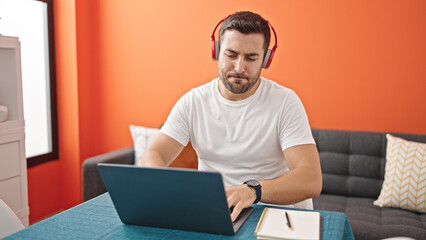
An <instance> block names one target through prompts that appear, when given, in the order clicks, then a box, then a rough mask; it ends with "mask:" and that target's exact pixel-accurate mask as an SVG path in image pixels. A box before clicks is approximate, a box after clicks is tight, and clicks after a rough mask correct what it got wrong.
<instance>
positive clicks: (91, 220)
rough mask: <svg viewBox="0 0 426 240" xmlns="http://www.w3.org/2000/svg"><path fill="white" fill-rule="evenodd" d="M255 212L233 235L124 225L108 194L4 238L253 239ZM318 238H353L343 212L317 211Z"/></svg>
mask: <svg viewBox="0 0 426 240" xmlns="http://www.w3.org/2000/svg"><path fill="white" fill-rule="evenodd" d="M253 207H254V210H253V212H252V214H251V215H250V217H249V218H248V219H247V221H246V222H245V223H244V225H243V226H242V227H241V229H240V230H239V231H238V233H237V234H236V235H234V236H224V235H215V234H207V233H197V232H188V231H180V230H173V229H162V228H152V227H143V226H132V225H125V224H123V223H122V222H121V221H120V219H119V217H118V214H117V212H116V211H115V208H114V205H113V203H112V201H111V198H110V196H109V194H108V193H105V194H102V195H100V196H98V197H96V198H93V199H91V200H89V201H87V202H84V203H82V204H80V205H77V206H75V207H73V208H71V209H68V210H66V211H64V212H61V213H59V214H57V215H55V216H52V217H50V218H48V219H45V220H43V221H41V222H38V223H36V224H34V225H31V226H29V227H28V228H26V229H24V230H22V231H19V232H17V233H15V234H12V235H10V236H9V237H6V238H5V239H20V240H21V239H31V240H35V239H43V240H45V239H215V240H216V239H244V240H246V239H256V238H255V237H254V235H253V234H254V229H255V228H256V225H257V222H258V221H259V218H260V215H261V213H262V211H263V209H264V208H265V206H264V205H256V204H255V205H253ZM319 212H320V214H321V239H327V240H331V239H354V236H353V233H352V230H351V227H350V225H349V222H348V219H347V218H346V215H345V214H344V213H340V212H329V211H319Z"/></svg>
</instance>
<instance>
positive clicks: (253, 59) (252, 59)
mask: <svg viewBox="0 0 426 240" xmlns="http://www.w3.org/2000/svg"><path fill="white" fill-rule="evenodd" d="M248 60H249V61H251V62H254V61H256V60H257V58H248Z"/></svg>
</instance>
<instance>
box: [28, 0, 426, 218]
mask: <svg viewBox="0 0 426 240" xmlns="http://www.w3.org/2000/svg"><path fill="white" fill-rule="evenodd" d="M55 4H56V5H55V24H56V26H55V30H56V33H55V37H56V48H57V50H56V55H57V67H58V69H57V76H58V79H57V81H58V105H59V131H60V132H59V136H60V141H61V142H60V160H59V161H58V162H57V163H48V164H45V165H42V166H38V167H37V169H36V168H34V169H30V173H29V188H30V190H29V192H30V208H31V219H32V220H36V219H38V218H40V217H41V216H43V215H47V214H48V212H49V211H53V210H52V209H59V208H64V209H65V208H68V207H70V206H72V205H74V204H76V203H78V202H80V201H81V169H80V167H81V163H82V161H83V160H84V159H85V158H87V157H89V156H93V155H95V154H99V153H103V152H106V151H111V150H114V149H117V148H121V147H126V146H129V145H131V144H132V141H131V137H130V133H129V130H128V127H129V125H130V124H138V125H145V126H149V127H158V126H160V125H161V124H162V123H163V122H164V121H165V119H166V117H167V115H168V113H169V111H170V109H171V108H172V107H173V105H174V103H175V102H176V100H177V99H178V98H179V97H180V96H181V95H182V94H184V93H185V92H187V91H188V90H189V89H191V88H193V87H196V86H199V85H201V84H203V83H206V82H208V81H210V80H211V79H212V78H214V77H216V76H217V65H216V62H213V61H212V60H211V52H210V35H211V32H212V30H213V28H214V26H215V25H216V23H217V22H218V21H219V20H220V19H221V18H223V17H226V16H227V15H228V14H230V13H232V12H235V11H237V10H251V11H255V12H258V13H260V14H261V15H263V16H264V17H265V18H267V19H268V20H269V21H270V22H271V23H272V25H273V26H274V28H275V30H276V31H277V33H278V50H277V52H276V54H275V58H274V61H273V63H272V65H271V68H270V69H268V70H265V71H263V76H265V77H267V78H270V79H272V80H275V81H276V82H278V83H280V84H282V85H284V86H287V87H290V88H292V89H294V90H295V91H296V92H297V93H298V95H299V96H300V97H301V99H302V101H303V102H304V104H305V107H306V110H307V112H308V116H309V118H310V122H311V126H312V127H313V128H325V129H344V130H364V131H382V132H405V133H421V134H426V124H425V123H426V111H424V106H425V104H426V94H425V92H426V68H425V67H424V65H425V63H426V44H424V43H425V42H426V32H425V31H424V29H426V2H425V1H420V0H417V1H415V0H413V1H404V0H379V1H370V0H362V1H339V0H326V1H305V0H292V1H290V0H289V1H273V0H264V1H257V0H234V1H226V0H216V1H214V3H209V4H207V3H206V2H205V1H195V0H183V1H182V0H181V1H174V0H161V1H154V0H151V1H139V0H92V1H85V0H64V1H55ZM50 171H51V172H54V171H56V172H55V173H52V174H51V175H50V174H49V176H48V177H41V175H44V174H46V173H47V172H50ZM46 178H47V179H46ZM46 182H49V183H48V184H46V185H45V183H46ZM55 182H56V183H55ZM39 192H40V194H39ZM48 199H50V202H49V201H48ZM52 199H53V200H52ZM44 200H45V201H44Z"/></svg>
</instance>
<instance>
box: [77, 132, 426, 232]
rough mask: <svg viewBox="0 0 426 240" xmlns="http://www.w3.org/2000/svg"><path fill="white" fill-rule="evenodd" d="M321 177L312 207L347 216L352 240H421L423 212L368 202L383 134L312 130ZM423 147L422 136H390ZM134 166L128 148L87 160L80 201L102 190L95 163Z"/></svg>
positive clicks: (380, 168) (374, 192)
mask: <svg viewBox="0 0 426 240" xmlns="http://www.w3.org/2000/svg"><path fill="white" fill-rule="evenodd" d="M312 132H313V136H314V138H315V141H316V143H317V147H318V151H319V154H320V159H321V168H322V173H323V190H322V193H321V195H320V196H319V197H318V198H316V199H314V208H315V209H318V210H327V211H337V212H343V213H345V214H346V216H347V218H348V220H349V223H350V225H351V228H352V231H353V233H354V235H355V239H384V238H389V237H395V236H406V237H411V238H414V239H426V214H420V213H415V212H412V211H407V210H402V209H397V208H380V207H377V206H374V205H373V201H374V200H376V199H377V197H378V196H379V194H380V190H381V187H382V183H383V179H384V171H385V153H386V137H385V133H377V132H355V131H336V130H318V129H314V130H312ZM393 135H394V136H397V137H402V138H404V139H407V140H411V141H416V142H423V143H426V135H412V134H396V133H395V134H393ZM100 162H104V163H105V162H107V163H121V164H133V163H134V149H133V147H128V148H124V149H120V150H117V151H114V152H111V153H107V154H103V155H99V156H96V157H93V158H89V159H87V160H86V161H85V162H84V164H83V196H84V200H85V201H86V200H88V199H90V198H93V197H95V196H97V195H99V194H101V193H104V192H106V189H105V186H104V185H103V183H102V179H101V178H100V176H99V173H98V170H97V168H96V165H97V163H100Z"/></svg>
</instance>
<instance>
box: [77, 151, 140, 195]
mask: <svg viewBox="0 0 426 240" xmlns="http://www.w3.org/2000/svg"><path fill="white" fill-rule="evenodd" d="M134 158H135V150H134V148H133V146H131V147H128V148H123V149H119V150H116V151H112V152H109V153H105V154H102V155H98V156H95V157H91V158H88V159H86V160H85V161H84V163H83V200H84V201H87V200H89V199H91V198H94V197H96V196H98V195H100V194H102V193H104V192H106V188H105V185H104V183H103V181H102V178H101V176H100V174H99V172H98V167H97V165H98V163H116V164H134V163H135V159H134Z"/></svg>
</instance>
